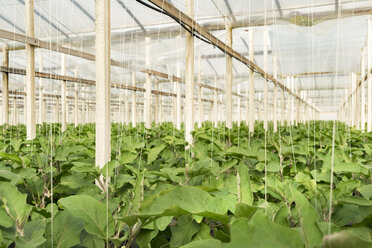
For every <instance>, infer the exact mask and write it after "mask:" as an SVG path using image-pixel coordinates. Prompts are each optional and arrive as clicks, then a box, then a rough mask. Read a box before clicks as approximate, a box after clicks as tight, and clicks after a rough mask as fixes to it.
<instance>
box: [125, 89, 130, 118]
mask: <svg viewBox="0 0 372 248" xmlns="http://www.w3.org/2000/svg"><path fill="white" fill-rule="evenodd" d="M126 86H127V85H126ZM124 109H125V125H129V122H130V121H129V94H128V89H125V96H124Z"/></svg>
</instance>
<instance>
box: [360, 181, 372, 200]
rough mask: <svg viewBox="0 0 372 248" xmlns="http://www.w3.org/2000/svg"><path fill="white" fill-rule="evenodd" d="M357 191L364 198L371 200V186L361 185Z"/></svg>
mask: <svg viewBox="0 0 372 248" xmlns="http://www.w3.org/2000/svg"><path fill="white" fill-rule="evenodd" d="M357 190H358V191H359V192H360V193H361V194H362V195H363V196H364V197H365V198H366V199H371V198H372V184H368V185H363V186H361V187H358V188H357Z"/></svg>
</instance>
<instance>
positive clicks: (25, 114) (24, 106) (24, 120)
mask: <svg viewBox="0 0 372 248" xmlns="http://www.w3.org/2000/svg"><path fill="white" fill-rule="evenodd" d="M25 81H26V78H25ZM24 91H27V87H25V89H24ZM17 124H18V122H17ZM23 124H25V125H27V96H25V97H24V98H23Z"/></svg>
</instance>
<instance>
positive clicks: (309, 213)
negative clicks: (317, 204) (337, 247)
mask: <svg viewBox="0 0 372 248" xmlns="http://www.w3.org/2000/svg"><path fill="white" fill-rule="evenodd" d="M292 193H293V197H294V199H295V202H296V209H297V212H298V216H299V219H300V224H301V225H300V227H301V232H302V235H303V237H304V240H305V244H306V245H307V246H310V247H315V246H318V245H320V244H321V242H322V236H323V235H322V232H321V230H320V229H319V226H318V224H317V221H318V220H319V215H318V213H317V212H316V210H315V209H314V208H313V206H311V205H310V204H309V202H308V201H307V200H306V198H305V196H304V195H303V194H301V193H300V192H298V191H297V190H295V189H292Z"/></svg>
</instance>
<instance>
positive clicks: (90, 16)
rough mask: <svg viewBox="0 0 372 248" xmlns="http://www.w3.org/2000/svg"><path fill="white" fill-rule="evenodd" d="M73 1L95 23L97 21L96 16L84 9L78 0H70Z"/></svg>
mask: <svg viewBox="0 0 372 248" xmlns="http://www.w3.org/2000/svg"><path fill="white" fill-rule="evenodd" d="M70 1H71V3H73V4H74V5H75V6H76V7H77V8H78V9H79V10H80V11H81V12H83V13H84V15H86V16H87V17H88V18H89V19H90V20H91V21H92V22H93V23H95V20H94V17H93V16H92V15H91V14H89V12H88V11H87V10H86V9H84V8H83V7H82V6H81V5H80V4H79V3H78V2H77V1H76V0H70Z"/></svg>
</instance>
